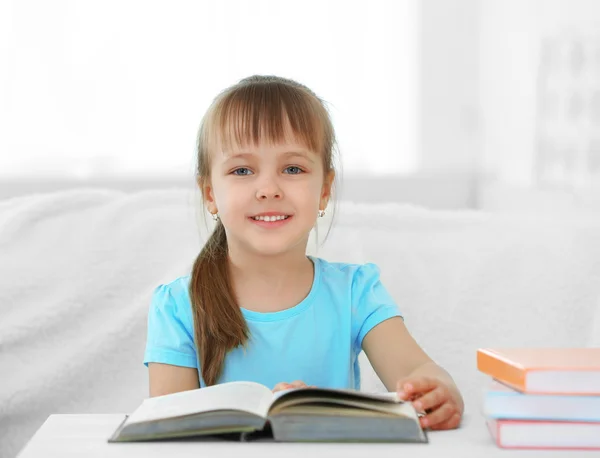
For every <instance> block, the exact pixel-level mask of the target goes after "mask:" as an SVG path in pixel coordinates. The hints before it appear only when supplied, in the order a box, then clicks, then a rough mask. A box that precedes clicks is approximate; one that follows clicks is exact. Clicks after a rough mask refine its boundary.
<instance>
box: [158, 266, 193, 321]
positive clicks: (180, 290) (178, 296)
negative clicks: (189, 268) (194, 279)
mask: <svg viewBox="0 0 600 458" xmlns="http://www.w3.org/2000/svg"><path fill="white" fill-rule="evenodd" d="M189 282H190V275H183V276H180V277H177V278H175V279H174V280H172V281H170V282H168V283H161V284H159V285H158V286H156V287H155V288H154V291H153V292H152V304H151V307H152V308H153V309H158V310H160V311H162V312H164V313H167V314H169V315H176V316H180V317H184V316H185V317H187V316H188V315H189V314H190V313H189V312H191V301H190V296H189V291H188V288H189Z"/></svg>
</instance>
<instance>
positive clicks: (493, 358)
mask: <svg viewBox="0 0 600 458" xmlns="http://www.w3.org/2000/svg"><path fill="white" fill-rule="evenodd" d="M477 369H478V370H479V371H480V372H483V373H484V374H487V375H490V376H492V377H493V378H495V379H497V380H499V381H501V382H503V383H505V384H507V385H510V386H511V387H512V388H515V389H516V390H518V391H520V392H525V390H526V383H525V380H526V376H527V371H526V370H525V369H524V368H522V367H520V366H516V365H514V364H512V363H511V362H510V361H507V360H505V359H503V358H502V357H501V356H500V355H497V354H495V353H493V352H490V351H487V350H478V351H477Z"/></svg>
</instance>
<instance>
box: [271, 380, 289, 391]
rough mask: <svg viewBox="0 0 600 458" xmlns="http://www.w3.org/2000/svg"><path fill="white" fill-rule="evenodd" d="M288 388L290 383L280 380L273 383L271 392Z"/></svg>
mask: <svg viewBox="0 0 600 458" xmlns="http://www.w3.org/2000/svg"><path fill="white" fill-rule="evenodd" d="M289 388H291V385H290V384H289V383H285V382H281V383H278V384H277V385H275V387H274V388H273V393H276V392H277V391H283V390H287V389H289Z"/></svg>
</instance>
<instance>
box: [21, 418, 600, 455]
mask: <svg viewBox="0 0 600 458" xmlns="http://www.w3.org/2000/svg"><path fill="white" fill-rule="evenodd" d="M124 417H125V414H94V415H90V414H86V415H50V416H49V417H48V419H47V420H46V421H45V423H44V424H43V425H42V426H41V427H40V429H39V430H38V431H37V432H36V433H35V435H34V436H33V437H32V438H31V440H30V441H29V442H28V444H27V445H26V446H25V447H24V448H23V450H22V451H21V452H20V454H19V455H18V458H38V457H57V458H68V457H78V458H79V457H86V458H88V457H89V458H93V457H106V458H117V457H123V458H131V457H137V456H139V457H144V458H154V457H156V458H165V457H166V458H175V457H177V458H179V457H193V458H198V457H202V458H208V457H218V458H226V457H235V458H239V457H244V458H250V457H257V458H270V457H273V458H281V457H284V456H294V457H303V458H305V457H310V458H319V457H322V456H323V457H325V456H326V457H327V458H332V457H338V456H339V457H344V458H351V457H360V458H374V457H377V458H380V457H384V456H385V457H388V456H389V457H394V458H398V457H406V458H420V457H435V458H439V457H444V458H446V457H457V458H459V457H460V458H469V457H473V458H481V457H486V458H493V457H504V458H506V457H509V458H517V457H527V458H531V457H538V456H544V457H545V456H548V457H565V458H567V457H569V458H571V457H573V456H576V457H586V458H587V457H588V456H589V457H592V456H594V457H596V458H598V457H600V452H598V451H559V450H549V451H540V450H507V449H501V448H498V447H496V445H495V444H494V443H493V442H492V439H491V437H490V435H489V433H488V430H487V428H486V426H485V424H484V423H483V418H482V417H480V416H473V417H468V416H465V418H464V420H463V423H462V425H461V428H459V429H456V430H451V431H430V432H429V433H428V436H429V443H428V444H339V443H335V444H331V443H330V444H291V443H286V444H284V443H273V442H271V443H265V442H239V443H238V442H206V441H204V442H203V441H189V440H188V441H185V442H137V443H112V444H109V443H108V442H107V438H108V437H109V436H110V435H111V434H112V433H113V431H114V430H115V429H116V428H117V427H118V426H119V424H120V423H121V421H123V419H124Z"/></svg>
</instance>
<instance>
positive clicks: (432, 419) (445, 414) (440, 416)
mask: <svg viewBox="0 0 600 458" xmlns="http://www.w3.org/2000/svg"><path fill="white" fill-rule="evenodd" d="M456 412H458V409H457V408H456V406H455V405H454V404H451V403H449V402H446V403H445V404H442V405H441V406H440V407H439V408H437V409H435V410H434V411H433V412H431V413H430V414H428V415H425V416H424V417H422V418H421V425H422V426H424V427H427V428H431V427H433V426H435V425H437V424H438V423H442V422H444V421H446V420H448V419H449V418H450V417H452V415H454V414H455V413H456Z"/></svg>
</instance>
